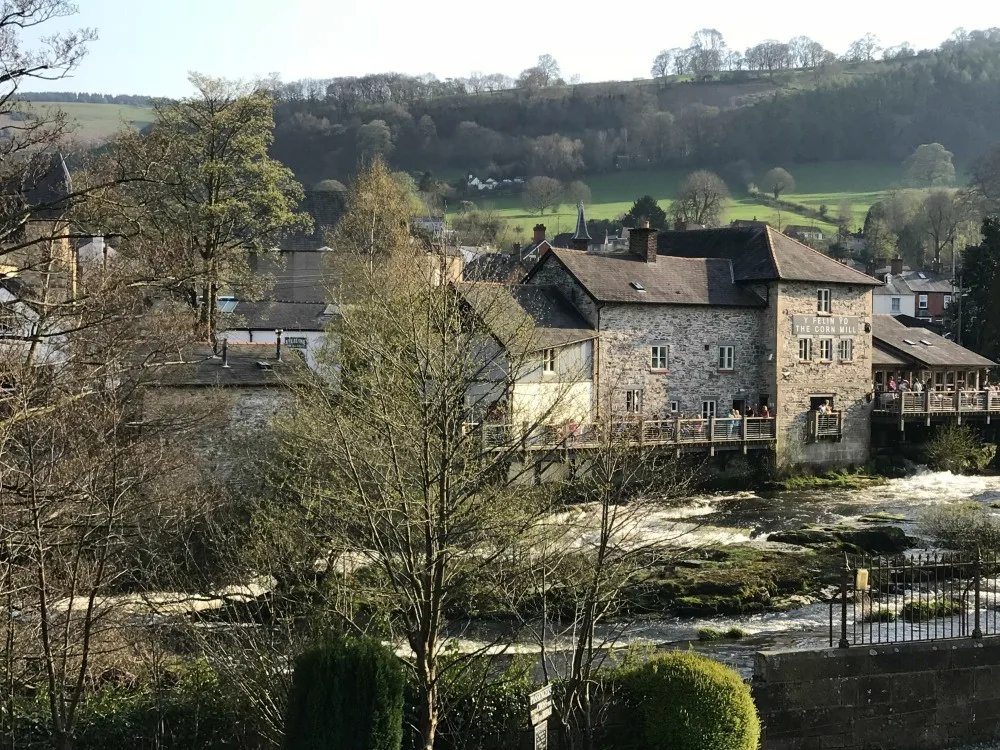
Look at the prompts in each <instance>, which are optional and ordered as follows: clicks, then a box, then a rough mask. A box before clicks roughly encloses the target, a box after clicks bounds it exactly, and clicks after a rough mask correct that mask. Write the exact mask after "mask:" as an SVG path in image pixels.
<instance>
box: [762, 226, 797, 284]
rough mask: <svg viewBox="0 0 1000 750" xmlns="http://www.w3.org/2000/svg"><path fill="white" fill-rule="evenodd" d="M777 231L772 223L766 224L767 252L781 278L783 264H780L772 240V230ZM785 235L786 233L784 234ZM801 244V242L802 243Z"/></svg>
mask: <svg viewBox="0 0 1000 750" xmlns="http://www.w3.org/2000/svg"><path fill="white" fill-rule="evenodd" d="M775 231H777V230H776V229H774V227H772V226H771V225H770V224H767V223H765V224H764V237H765V239H766V241H767V252H768V254H769V255H770V256H771V263H772V264H773V265H774V273H775V274H776V275H777V277H778V279H779V280H780V279H781V266H779V265H778V256H777V254H776V253H775V252H774V243H773V242H771V232H775ZM782 236H784V235H782ZM800 244H801V243H800Z"/></svg>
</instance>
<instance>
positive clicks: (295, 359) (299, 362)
mask: <svg viewBox="0 0 1000 750" xmlns="http://www.w3.org/2000/svg"><path fill="white" fill-rule="evenodd" d="M227 349H228V351H227V357H228V364H229V367H223V366H222V359H221V357H216V356H214V355H213V353H212V347H211V346H209V345H207V344H200V345H195V346H190V347H187V348H185V349H184V350H183V351H180V352H175V353H172V354H169V355H161V356H159V357H157V359H156V361H157V362H160V363H166V364H162V366H160V367H154V369H153V371H152V378H151V380H150V385H152V386H159V387H176V388H212V387H216V386H218V387H222V388H276V387H277V388H285V387H288V386H289V385H291V384H293V383H295V382H297V381H299V380H301V379H302V378H303V377H305V376H306V373H307V368H306V365H305V361H304V360H303V358H302V355H301V354H300V353H299V352H298V351H296V350H295V349H288V348H287V347H282V350H281V359H282V361H281V362H278V361H277V360H276V359H275V351H276V347H275V345H274V344H229V346H228V347H227ZM219 351H220V354H221V351H222V350H221V345H220V350H219ZM259 363H266V365H267V367H262V366H261V365H260V364H259Z"/></svg>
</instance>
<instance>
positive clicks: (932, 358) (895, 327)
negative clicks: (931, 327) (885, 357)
mask: <svg viewBox="0 0 1000 750" xmlns="http://www.w3.org/2000/svg"><path fill="white" fill-rule="evenodd" d="M872 339H873V340H874V343H875V348H876V349H882V350H883V351H884V352H887V353H888V354H891V355H893V356H894V357H902V358H904V359H905V360H907V363H909V362H910V361H913V362H916V363H917V364H920V365H923V366H926V367H996V362H993V361H991V360H988V359H986V357H981V356H980V355H978V354H976V353H975V352H973V351H970V350H968V349H966V348H965V347H964V346H959V345H958V344H956V343H955V342H954V341H949V340H948V339H946V338H944V337H943V336H938V335H937V334H936V333H932V332H931V331H928V330H927V329H926V328H908V327H907V326H904V325H903V324H902V323H900V322H899V321H897V320H896V319H895V318H893V317H892V316H891V315H874V316H872ZM909 341H912V342H913V343H912V344H911V343H907V342H909ZM924 342H928V343H929V345H928V344H927V343H924Z"/></svg>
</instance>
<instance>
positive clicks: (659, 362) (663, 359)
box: [649, 344, 670, 370]
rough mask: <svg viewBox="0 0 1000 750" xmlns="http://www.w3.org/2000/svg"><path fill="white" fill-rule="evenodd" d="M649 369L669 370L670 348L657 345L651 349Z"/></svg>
mask: <svg viewBox="0 0 1000 750" xmlns="http://www.w3.org/2000/svg"><path fill="white" fill-rule="evenodd" d="M649 351H650V355H649V369H651V370H667V369H669V366H670V347H669V346H664V345H662V344H657V345H656V346H653V347H651V348H650V350H649Z"/></svg>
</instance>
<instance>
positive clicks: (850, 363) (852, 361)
mask: <svg viewBox="0 0 1000 750" xmlns="http://www.w3.org/2000/svg"><path fill="white" fill-rule="evenodd" d="M839 361H840V364H842V365H853V364H854V360H853V359H842V360H839Z"/></svg>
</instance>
